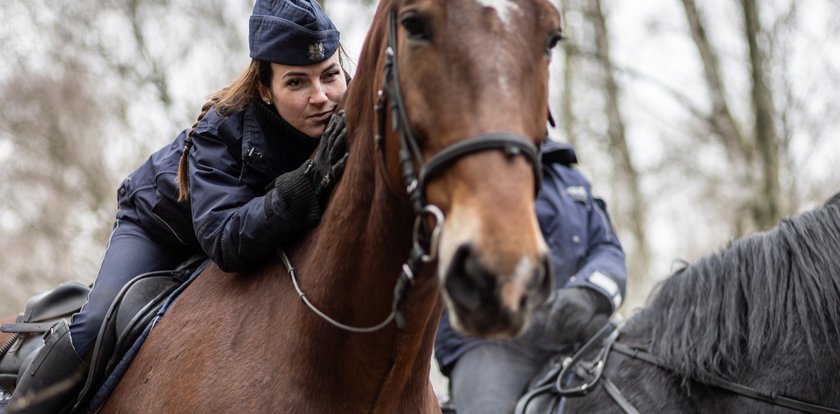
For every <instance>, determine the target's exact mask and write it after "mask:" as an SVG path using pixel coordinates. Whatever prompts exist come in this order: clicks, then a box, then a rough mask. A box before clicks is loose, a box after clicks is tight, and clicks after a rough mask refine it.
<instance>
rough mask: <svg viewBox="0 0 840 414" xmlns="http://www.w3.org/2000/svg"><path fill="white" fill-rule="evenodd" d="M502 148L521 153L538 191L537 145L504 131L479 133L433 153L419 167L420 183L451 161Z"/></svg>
mask: <svg viewBox="0 0 840 414" xmlns="http://www.w3.org/2000/svg"><path fill="white" fill-rule="evenodd" d="M498 149H500V150H503V151H504V152H505V154H506V155H508V156H510V157H513V156H515V155H519V154H522V155H524V156H525V158H527V159H528V161H529V162H530V163H531V168H532V170H533V173H534V194H536V193H538V192H539V191H540V181H541V177H542V166H541V165H540V157H539V153H538V151H537V147H536V146H535V145H534V144H533V143H532V142H531V141H530V140H529V139H527V138H525V137H523V136H521V135H517V134H513V133H504V132H495V133H486V134H480V135H476V136H473V137H470V138H468V139H465V140H463V141H458V142H456V143H455V144H452V145H450V146H448V147H446V148H444V149H442V150H441V151H440V152H439V153H437V154H435V155H434V156H433V157H432V159H430V160H429V161H428V162H427V163H426V164H424V165H423V166H422V167H421V168H420V185H421V187H422V186H423V185H425V184H426V182H427V180H428V179H429V176H431V175H432V174H434V173H435V172H437V171H438V170H439V169H440V168H441V167H443V166H444V165H446V164H449V163H450V162H452V161H455V160H457V159H458V158H461V157H462V156H464V155H466V154H471V153H475V152H479V151H486V150H498Z"/></svg>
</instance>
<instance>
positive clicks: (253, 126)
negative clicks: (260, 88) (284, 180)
mask: <svg viewBox="0 0 840 414" xmlns="http://www.w3.org/2000/svg"><path fill="white" fill-rule="evenodd" d="M243 118H244V119H243V127H242V130H243V131H242V161H243V163H245V164H247V165H249V166H250V167H251V168H254V169H255V170H257V171H259V172H261V173H262V174H265V175H266V176H268V177H276V176H278V175H280V174H282V173H284V172H287V171H290V170H292V169H294V168H297V167H298V166H299V165H300V163H302V162H303V161H304V160H305V159H306V158H307V157H308V156H309V155H310V154H311V153H312V151H314V150H315V147H317V146H318V141H319V140H317V139H313V138H310V137H307V136H306V135H304V134H303V133H302V132H300V131H298V130H297V129H295V128H293V127H292V126H291V125H289V124H288V123H287V122H286V121H285V120H283V119H282V118H281V117H280V115H279V114H277V112H276V111H275V110H274V108H273V107H268V106H266V105H265V104H264V103H262V102H261V101H259V100H254V101H253V102H251V104H249V105H248V107H247V108H246V109H245V113H244V115H243Z"/></svg>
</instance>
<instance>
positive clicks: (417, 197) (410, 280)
mask: <svg viewBox="0 0 840 414" xmlns="http://www.w3.org/2000/svg"><path fill="white" fill-rule="evenodd" d="M396 20H397V17H396V11H395V10H394V9H391V11H390V12H389V15H388V47H387V48H386V49H385V67H384V79H383V82H382V88H381V89H380V90H379V91H378V96H379V97H378V99H377V102H376V105H375V106H374V110H375V112H376V117H377V127H378V129H377V133H376V136H375V137H374V144H375V146H376V147H377V148H378V149H379V150H380V161H381V164H382V168H381V169H382V171H386V169H385V168H384V166H385V147H384V142H385V132H386V128H385V120H386V112H385V108H386V106H387V107H389V108H390V109H391V120H392V130H394V131H397V132H398V135H399V139H400V149H399V163H400V169H401V171H402V179H403V183H404V185H405V190H406V193H407V194H408V196H409V199H410V201H411V205H412V208H413V210H414V216H415V219H414V232H413V236H412V248H411V253H410V255H409V257H408V259H407V260H406V262H405V263H404V264H403V265H402V270H401V272H400V276H399V277H398V278H397V281H396V285H395V286H394V299H393V303H392V306H391V313H390V314H388V316H386V317H385V319H383V320H382V322H380V323H378V324H376V325H372V326H368V327H357V326H350V325H346V324H344V323H341V322H339V321H337V320H335V319H334V318H332V317H330V316H329V315H327V314H326V313H324V312H323V311H321V310H320V309H318V307H316V306H315V305H314V304H313V303H312V302H311V301H310V300H309V299H308V298H307V297H306V294H305V293H304V292H303V290H302V289H301V288H300V285H299V284H298V281H297V277H296V276H295V271H294V267H293V266H292V263H291V261H289V258H288V256H286V253H285V252H283V251H282V250H280V251H279V253H278V254H279V255H280V257H281V258H282V260H283V264H284V265H285V266H286V270H287V271H288V272H289V276H290V277H291V279H292V283H293V284H294V287H295V290H296V291H297V293H298V296H299V297H300V299H301V300H302V301H303V303H304V304H305V305H306V307H308V308H309V309H310V310H311V311H312V312H314V313H315V314H316V315H318V316H319V317H320V318H321V319H323V320H325V321H327V322H329V323H330V324H331V325H333V326H335V327H337V328H339V329H343V330H346V331H350V332H355V333H370V332H376V331H378V330H381V329H383V328H384V327H386V326H388V324H390V323H391V321H395V322H396V325H397V328H398V329H402V328H404V327H405V316H404V314H403V311H402V304H403V301H404V300H405V298H406V296H407V295H408V289H409V287H410V286H411V285H413V284H414V281H415V274H416V273H417V270H418V269H419V267H420V266H421V265H422V264H424V263H430V262H433V261H435V260H437V252H438V241H439V240H440V235H441V232H442V231H443V223H444V220H445V217H444V214H443V212H442V211H441V209H440V208H439V207H437V206H435V205H433V204H429V203H427V202H426V194H425V186H426V184H427V182H428V180H429V179H430V178H431V177H432V176H433V175H435V174H436V173H438V172H440V171H441V170H443V169H444V168H445V167H446V166H447V165H449V164H450V163H452V162H454V161H455V160H457V159H459V158H461V157H463V156H465V155H470V154H473V153H476V152H481V151H487V150H502V151H504V153H505V155H507V156H508V157H514V156H517V155H523V156H525V157H526V158H527V159H528V160H529V161H530V162H531V166H532V169H533V173H534V196H535V197H536V194H537V193H538V192H539V189H540V185H541V178H542V166H541V163H540V157H539V151H538V150H537V147H536V146H535V145H534V144H533V143H532V142H531V140H530V139H528V138H526V137H524V136H521V135H517V134H513V133H508V132H493V133H485V134H479V135H476V136H472V137H469V138H466V139H464V140H461V141H459V142H457V143H455V144H453V145H450V146H448V147H446V148H444V149H442V150H441V151H440V152H438V153H437V154H435V155H434V156H432V158H431V159H429V160H428V161H426V162H424V160H423V155H422V153H421V151H420V144H419V143H418V142H417V139H416V138H415V136H414V134H413V132H412V130H411V124H410V122H409V120H408V115H407V114H406V111H405V103H404V102H403V98H402V91H401V89H400V77H399V70H398V68H397V66H398V65H397V23H396ZM415 165H418V166H420V173H419V175H418V173H417V168H416V167H415ZM385 181H386V183H388V186H389V187H390V182H389V180H388V177H387V174H386V176H385ZM426 218H432V219H434V222H435V225H434V227H433V228H432V229H431V231H429V229H428V227H427V226H426V225H424V223H425V222H426V220H425V219H426Z"/></svg>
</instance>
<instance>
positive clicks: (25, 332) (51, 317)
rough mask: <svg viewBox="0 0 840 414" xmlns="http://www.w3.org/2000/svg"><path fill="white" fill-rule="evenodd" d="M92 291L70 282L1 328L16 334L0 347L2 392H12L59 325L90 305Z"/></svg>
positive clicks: (44, 295)
mask: <svg viewBox="0 0 840 414" xmlns="http://www.w3.org/2000/svg"><path fill="white" fill-rule="evenodd" d="M89 293H90V288H89V287H88V286H85V285H84V284H81V283H78V282H68V283H63V284H61V285H59V286H58V287H56V288H54V289H52V290H50V291H47V292H43V293H40V294H37V295H35V296H33V297H31V298H30V299H29V300H28V301H27V302H26V307H25V308H24V311H23V313H20V314H18V316H17V318H16V319H15V323H10V324H5V325H2V326H0V331H2V332H6V333H12V334H13V335H12V337H11V339H9V340H8V341H6V343H4V344H2V345H0V388H2V389H4V390H7V391H9V390H12V389H14V388H15V384H16V383H17V378H18V375H20V374H22V373H23V371H24V370H25V368H26V367H28V366H29V364H30V363H31V362H32V358H34V357H35V354H36V351H37V350H38V349H40V348H41V346H43V345H44V340H43V335H44V332H47V331H48V330H49V329H50V327H52V326H53V325H54V324H55V323H56V322H58V321H60V320H61V319H69V318H70V316H72V315H73V314H74V313H76V312H78V311H79V309H81V308H82V305H84V304H85V302H87V297H88V294H89Z"/></svg>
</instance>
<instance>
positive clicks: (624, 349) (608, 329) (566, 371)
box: [528, 322, 840, 414]
mask: <svg viewBox="0 0 840 414" xmlns="http://www.w3.org/2000/svg"><path fill="white" fill-rule="evenodd" d="M620 330H621V329H620V327H619V326H616V325H615V324H614V323H613V322H609V323H608V324H607V325H605V326H604V327H603V328H601V330H600V331H599V332H598V333H597V334H595V336H594V337H593V338H592V339H591V340H589V341H588V342H587V343H586V344H585V345H584V346H583V347H582V348H581V349H580V350H578V352H576V353H575V354H574V355H573V356H572V357H570V358H567V359H566V360H564V361H563V369H562V370H561V371H560V374H559V375H558V376H557V381H556V382H555V383H553V384H548V386H546V387H541V388H546V389H545V390H543V391H542V392H547V391H550V390H551V389H553V390H554V391H555V392H557V393H559V394H560V395H561V396H563V397H580V396H584V395H587V394H588V393H589V392H591V391H592V389H594V388H595V387H596V386H597V385H598V383H599V382H600V383H601V384H602V385H603V387H604V391H606V393H607V394H608V395H609V396H610V397H611V398H612V399H613V401H615V403H616V404H617V405H618V406H619V407H620V408H621V409H622V411H624V412H625V413H627V414H638V413H639V410H637V409H636V408H635V407H634V406H633V404H632V403H630V401H628V400H627V398H626V397H625V396H624V394H622V392H621V390H620V389H619V388H618V386H616V385H615V383H614V382H612V381H611V380H610V379H609V377H608V376H607V375H606V373H605V372H604V371H605V369H606V365H607V360H608V359H609V356H610V352H611V351H615V352H616V353H618V354H621V355H624V356H626V357H629V358H633V359H636V360H638V361H642V362H645V363H648V364H650V365H653V366H656V367H659V368H661V369H664V370H666V371H670V372H674V370H673V369H672V368H671V367H669V366H668V364H667V363H665V361H663V360H662V358H660V357H658V356H656V355H653V354H651V353H649V352H647V351H645V350H643V349H639V348H634V347H632V346H629V345H625V344H623V343H620V342H618V337H619V335H620ZM598 347H600V350H599V352H598V354H597V356H596V357H595V360H594V363H590V364H589V365H590V366H591V368H589V369H587V370H586V371H588V372H581V369H580V367H579V364H580V362H581V361H582V360H583V358H584V356H585V355H587V354H589V353H590V352H592V351H594V350H595V349H598ZM572 373H575V374H576V375H578V376H581V375H586V376H588V377H589V378H588V380H586V381H585V382H584V383H582V384H580V385H578V386H575V387H566V386H564V384H563V382H564V381H566V380H567V379H568V378H569V377H570V375H571V374H572ZM692 380H694V381H696V382H698V383H700V384H703V385H707V386H711V387H716V388H720V389H723V390H726V391H729V392H732V393H735V394H738V395H740V396H742V397H746V398H751V399H753V400H757V401H762V402H765V403H768V404H772V405H776V406H780V407H785V408H790V409H792V410H798V411H801V412H804V413H811V414H840V409H836V408H830V407H826V406H823V405H817V404H812V403H809V402H805V401H802V400H799V399H796V398H791V397H786V396H783V395H779V394H777V393H766V392H761V391H759V390H757V389H755V388H752V387H748V386H746V385H743V384H738V383H736V382H732V381H729V380H726V379H723V378H721V377H717V376H711V377H709V378H704V379H703V380H702V381H700V380H697V379H693V378H692ZM548 387H551V389H549V388H548ZM535 391H537V390H534V391H532V392H531V393H529V394H528V395H530V394H535V395H534V396H536V395H537V393H536V392H535ZM532 398H533V397H532Z"/></svg>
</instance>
